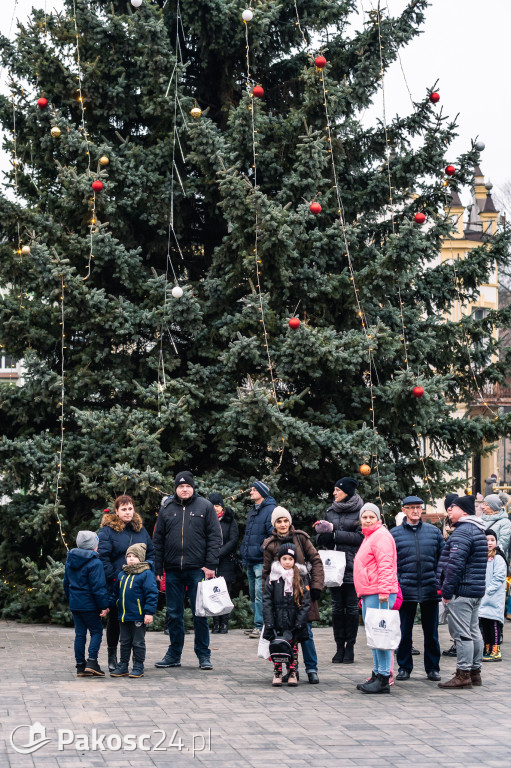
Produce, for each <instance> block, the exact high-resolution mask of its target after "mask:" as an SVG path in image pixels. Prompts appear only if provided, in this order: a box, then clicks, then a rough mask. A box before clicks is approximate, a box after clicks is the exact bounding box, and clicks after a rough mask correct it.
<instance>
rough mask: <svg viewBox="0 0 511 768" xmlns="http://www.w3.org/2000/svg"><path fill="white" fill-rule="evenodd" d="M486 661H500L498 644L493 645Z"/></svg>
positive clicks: (500, 655)
mask: <svg viewBox="0 0 511 768" xmlns="http://www.w3.org/2000/svg"><path fill="white" fill-rule="evenodd" d="M486 661H502V654H501V652H500V645H493V646H492V649H491V653H490V655H489V656H488V658H487V659H486Z"/></svg>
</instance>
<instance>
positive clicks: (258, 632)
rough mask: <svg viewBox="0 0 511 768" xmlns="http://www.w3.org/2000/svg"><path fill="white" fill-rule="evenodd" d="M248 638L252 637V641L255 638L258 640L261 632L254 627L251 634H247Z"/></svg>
mask: <svg viewBox="0 0 511 768" xmlns="http://www.w3.org/2000/svg"><path fill="white" fill-rule="evenodd" d="M249 637H253V638H254V639H255V638H257V639H259V638H260V637H261V630H260V629H258V628H257V627H254V629H253V630H252V632H251V633H250V634H249Z"/></svg>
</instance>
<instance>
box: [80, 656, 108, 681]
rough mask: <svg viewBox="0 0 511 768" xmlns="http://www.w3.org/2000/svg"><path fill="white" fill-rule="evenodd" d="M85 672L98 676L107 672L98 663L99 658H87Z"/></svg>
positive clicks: (102, 675)
mask: <svg viewBox="0 0 511 768" xmlns="http://www.w3.org/2000/svg"><path fill="white" fill-rule="evenodd" d="M84 671H85V672H90V674H91V675H97V677H104V676H105V673H104V672H103V670H102V669H101V667H100V666H99V664H98V660H97V659H87V663H86V665H85V670H84Z"/></svg>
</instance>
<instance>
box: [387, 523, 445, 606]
mask: <svg viewBox="0 0 511 768" xmlns="http://www.w3.org/2000/svg"><path fill="white" fill-rule="evenodd" d="M390 533H391V536H392V537H393V538H394V541H395V542H396V550H397V580H398V581H399V584H400V585H401V589H402V591H403V600H413V601H417V602H419V603H420V602H422V601H423V600H439V599H440V597H439V595H438V590H437V586H436V569H437V565H438V560H439V558H440V555H441V553H442V550H443V548H444V544H445V542H444V539H443V537H442V534H441V533H440V531H439V530H438V528H435V526H434V525H431V524H430V523H423V522H422V520H419V522H418V523H417V525H410V523H409V522H408V521H407V520H403V522H402V524H401V525H399V526H396V527H395V528H393V529H392V530H391V532H390Z"/></svg>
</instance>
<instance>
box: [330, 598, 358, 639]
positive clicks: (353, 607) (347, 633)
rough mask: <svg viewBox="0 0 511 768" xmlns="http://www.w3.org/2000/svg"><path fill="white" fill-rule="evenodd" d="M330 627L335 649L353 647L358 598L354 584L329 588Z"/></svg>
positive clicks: (356, 631)
mask: <svg viewBox="0 0 511 768" xmlns="http://www.w3.org/2000/svg"><path fill="white" fill-rule="evenodd" d="M330 595H331V597H332V627H333V630H334V640H335V642H336V645H337V647H338V648H339V647H343V648H344V644H346V645H350V646H353V645H355V642H356V640H357V633H358V597H357V593H356V591H355V585H354V584H350V583H347V584H343V585H342V587H330Z"/></svg>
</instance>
